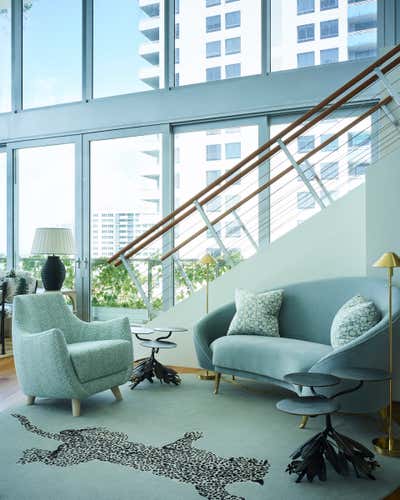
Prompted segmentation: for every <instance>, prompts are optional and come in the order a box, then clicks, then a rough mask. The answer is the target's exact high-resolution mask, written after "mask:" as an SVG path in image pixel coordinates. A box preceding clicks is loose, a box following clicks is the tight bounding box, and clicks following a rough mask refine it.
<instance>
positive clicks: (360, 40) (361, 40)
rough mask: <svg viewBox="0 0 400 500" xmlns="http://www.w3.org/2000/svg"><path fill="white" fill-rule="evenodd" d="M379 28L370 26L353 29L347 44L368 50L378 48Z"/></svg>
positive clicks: (349, 46)
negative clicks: (359, 29)
mask: <svg viewBox="0 0 400 500" xmlns="http://www.w3.org/2000/svg"><path fill="white" fill-rule="evenodd" d="M376 44H377V29H376V28H370V29H367V30H362V31H353V32H352V33H349V34H348V36H347V46H348V48H349V49H355V48H357V49H360V50H368V49H374V48H376Z"/></svg>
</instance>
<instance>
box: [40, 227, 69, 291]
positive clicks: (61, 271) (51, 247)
mask: <svg viewBox="0 0 400 500" xmlns="http://www.w3.org/2000/svg"><path fill="white" fill-rule="evenodd" d="M32 254H33V255H39V254H44V255H48V257H47V260H46V262H45V264H44V266H43V268H42V273H41V274H42V281H43V286H44V288H45V289H46V290H49V291H50V290H51V291H55V290H61V287H62V284H63V283H64V279H65V266H64V264H63V263H62V262H61V260H60V257H59V255H73V254H74V238H73V235H72V231H71V229H68V228H59V227H40V228H38V229H36V232H35V237H34V239H33V244H32Z"/></svg>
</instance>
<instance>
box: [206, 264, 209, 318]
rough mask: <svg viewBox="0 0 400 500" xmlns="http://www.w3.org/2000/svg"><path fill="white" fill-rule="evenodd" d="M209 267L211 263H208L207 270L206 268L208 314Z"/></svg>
mask: <svg viewBox="0 0 400 500" xmlns="http://www.w3.org/2000/svg"><path fill="white" fill-rule="evenodd" d="M209 269H210V265H209V264H207V270H206V314H208V282H209Z"/></svg>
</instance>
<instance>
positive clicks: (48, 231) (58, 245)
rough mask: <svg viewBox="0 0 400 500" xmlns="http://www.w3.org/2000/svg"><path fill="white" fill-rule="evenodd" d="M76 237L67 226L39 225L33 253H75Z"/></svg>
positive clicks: (34, 239)
mask: <svg viewBox="0 0 400 500" xmlns="http://www.w3.org/2000/svg"><path fill="white" fill-rule="evenodd" d="M74 253H75V251H74V237H73V235H72V231H71V229H68V228H66V227H38V228H37V229H36V232H35V237H34V238H33V244H32V254H33V255H38V254H47V255H48V254H51V255H73V254H74Z"/></svg>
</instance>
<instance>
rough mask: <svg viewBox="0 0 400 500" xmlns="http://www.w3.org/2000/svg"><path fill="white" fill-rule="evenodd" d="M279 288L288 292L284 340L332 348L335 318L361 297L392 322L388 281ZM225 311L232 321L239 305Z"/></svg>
mask: <svg viewBox="0 0 400 500" xmlns="http://www.w3.org/2000/svg"><path fill="white" fill-rule="evenodd" d="M276 288H283V290H284V295H283V303H282V308H281V311H280V315H279V331H280V335H281V337H288V338H295V339H299V340H308V341H311V342H319V343H320V344H330V328H331V324H332V321H333V318H334V316H335V314H336V313H337V311H338V309H339V308H340V307H341V306H342V305H343V304H344V303H345V302H346V301H347V300H349V299H350V298H351V297H353V296H354V295H357V294H361V295H363V296H364V297H365V298H367V299H371V300H373V301H374V303H375V304H376V306H377V307H378V308H379V310H380V311H381V313H382V319H381V322H387V321H388V289H387V281H386V280H385V279H375V278H363V277H349V278H332V279H324V280H319V281H307V282H302V283H296V284H291V285H285V286H283V287H276ZM221 309H223V310H224V312H225V315H227V316H230V318H232V316H233V314H234V312H235V305H234V303H233V302H232V303H229V304H226V305H225V306H222V308H221ZM393 317H394V319H397V318H399V317H400V289H399V288H397V287H393ZM229 321H230V319H229ZM228 324H229V323H228Z"/></svg>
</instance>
